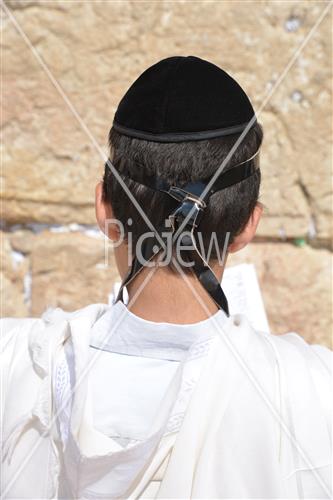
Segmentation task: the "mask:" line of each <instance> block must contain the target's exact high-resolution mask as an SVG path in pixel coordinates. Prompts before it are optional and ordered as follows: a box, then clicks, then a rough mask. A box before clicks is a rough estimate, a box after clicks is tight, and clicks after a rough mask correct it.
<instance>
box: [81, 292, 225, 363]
mask: <svg viewBox="0 0 333 500" xmlns="http://www.w3.org/2000/svg"><path fill="white" fill-rule="evenodd" d="M226 320H227V316H226V315H225V313H224V312H223V311H221V310H219V311H217V312H216V313H215V314H213V315H212V316H210V317H209V318H206V319H204V320H202V321H199V322H196V323H186V324H178V323H167V322H155V321H150V320H146V319H143V318H141V317H139V316H137V315H136V314H134V313H133V312H131V311H130V310H129V309H127V307H126V305H125V304H123V303H122V302H120V301H118V302H117V303H116V304H113V305H112V306H110V307H109V308H108V309H107V310H106V312H105V313H104V314H103V315H102V316H101V317H100V318H99V319H98V320H97V321H96V323H95V324H94V326H93V328H92V331H91V340H90V346H91V347H93V348H95V349H102V350H104V351H108V352H113V353H118V354H126V355H131V356H139V357H147V358H155V359H164V360H170V361H181V360H182V359H184V357H185V355H186V353H187V352H188V350H189V348H190V347H191V346H192V345H193V343H195V342H203V341H205V340H208V339H210V338H211V337H213V336H214V335H215V334H216V333H217V331H216V330H217V327H218V328H220V327H221V328H222V327H223V325H224V323H225V321H226Z"/></svg>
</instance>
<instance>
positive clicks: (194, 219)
mask: <svg viewBox="0 0 333 500" xmlns="http://www.w3.org/2000/svg"><path fill="white" fill-rule="evenodd" d="M108 163H109V162H107V164H106V165H108ZM258 168H259V150H258V151H257V152H256V153H255V154H254V155H253V156H252V157H251V158H249V159H248V160H246V161H244V162H242V163H238V164H237V165H235V166H233V167H232V168H230V169H228V170H227V171H225V172H224V171H223V170H222V172H221V173H220V174H219V175H217V176H216V178H214V176H212V177H211V178H209V179H206V180H205V181H197V182H190V183H188V184H186V185H185V186H182V187H179V186H174V185H170V184H168V183H167V182H165V181H164V180H163V179H160V178H159V177H156V176H147V177H145V178H144V179H142V178H140V175H136V176H132V175H131V176H128V175H124V174H120V175H121V176H123V177H125V178H126V177H127V178H128V179H131V180H132V181H134V182H136V183H139V184H142V185H144V186H146V187H148V188H150V189H153V190H155V191H160V192H163V193H166V194H168V195H169V196H171V197H172V198H174V199H175V200H177V201H178V202H179V205H178V207H177V208H176V209H175V210H174V212H173V213H172V214H170V216H169V226H170V229H169V230H170V231H171V232H172V241H173V244H175V243H176V242H177V240H179V239H180V243H181V245H182V247H185V246H186V247H187V248H186V250H185V253H186V255H187V257H188V259H189V260H190V261H191V263H193V264H192V265H191V269H192V270H193V272H194V273H195V275H196V276H197V278H198V279H199V281H200V283H201V284H202V286H203V287H204V288H205V290H206V292H207V293H208V294H209V295H210V297H211V298H212V300H214V302H215V303H216V305H217V306H218V307H219V308H220V309H222V310H223V311H224V312H225V314H226V315H227V316H229V307H228V301H227V298H226V296H225V294H224V292H223V290H222V288H221V285H220V283H219V281H218V279H217V278H216V276H215V274H214V273H213V271H212V269H211V268H210V266H209V264H208V263H207V262H206V261H205V259H204V257H203V256H202V255H201V253H200V252H199V249H198V247H197V244H196V240H195V236H194V232H195V230H196V228H197V226H198V225H199V223H200V221H201V218H202V216H203V213H204V210H205V208H206V207H207V204H208V201H209V198H210V196H211V195H212V194H214V193H216V192H217V191H220V190H222V189H225V188H227V187H229V186H232V185H234V184H237V183H238V182H241V181H242V180H244V179H247V178H248V177H250V176H251V175H253V174H254V173H255V171H256V170H257V169H258ZM212 181H213V182H212ZM209 183H211V184H212V186H211V187H210V188H209V189H208V190H207V189H206V187H207V186H208V185H209ZM165 230H166V227H165V226H163V227H159V228H156V232H155V235H154V237H152V238H146V239H144V241H143V244H142V247H141V255H142V258H143V259H142V261H144V262H149V261H151V260H152V259H153V258H154V257H155V256H156V255H157V254H158V253H159V252H160V251H161V250H166V246H165V244H164V243H163V239H162V237H161V233H162V232H163V231H165ZM182 251H183V250H182ZM142 261H141V262H140V261H139V259H138V258H137V256H134V258H133V262H132V266H131V268H130V270H129V272H128V274H127V276H126V277H125V279H124V280H123V282H122V284H121V287H120V290H119V293H118V296H117V299H116V300H117V301H118V300H123V289H124V287H125V286H127V285H128V284H129V283H130V282H131V281H132V280H133V279H134V277H135V276H136V275H137V274H138V273H139V272H140V271H141V269H142V268H143V267H144V265H145V264H144V262H142Z"/></svg>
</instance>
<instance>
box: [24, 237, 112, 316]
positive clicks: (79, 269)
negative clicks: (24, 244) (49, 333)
mask: <svg viewBox="0 0 333 500" xmlns="http://www.w3.org/2000/svg"><path fill="white" fill-rule="evenodd" d="M108 250H109V258H108V261H107V264H108V265H107V267H105V252H104V240H103V238H93V237H90V236H87V235H85V234H81V233H79V232H77V233H52V232H49V231H43V232H42V233H40V234H39V235H37V236H36V239H35V243H34V248H33V251H32V254H31V270H32V289H31V304H32V314H33V315H34V316H36V315H37V316H38V315H40V314H41V313H42V312H43V311H44V310H45V309H46V308H47V307H61V308H63V309H65V310H68V311H73V310H75V309H78V308H80V307H83V306H86V305H88V304H91V303H97V302H103V303H107V302H108V295H109V293H110V292H111V291H112V287H113V283H114V281H115V280H119V276H118V272H117V270H116V267H115V263H114V258H113V254H112V253H110V248H109V249H108Z"/></svg>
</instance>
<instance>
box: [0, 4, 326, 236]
mask: <svg viewBox="0 0 333 500" xmlns="http://www.w3.org/2000/svg"><path fill="white" fill-rule="evenodd" d="M7 5H8V7H9V8H10V9H11V10H12V12H13V15H14V16H15V18H16V20H17V22H18V23H19V24H20V25H21V27H22V29H23V30H24V31H25V33H26V34H27V36H28V37H29V39H30V40H31V43H32V44H33V45H34V47H35V48H36V50H37V51H38V54H40V55H41V56H42V58H43V60H44V61H45V63H46V64H47V66H48V68H49V69H50V71H51V73H52V75H54V77H55V79H56V80H57V81H58V82H59V84H60V85H61V88H62V89H63V91H64V92H65V94H66V96H67V98H68V102H67V103H66V102H64V100H63V98H62V97H61V96H60V95H59V92H58V91H57V90H56V88H55V87H54V86H53V85H52V83H51V82H50V80H49V78H48V77H47V75H46V74H45V71H44V70H43V69H42V68H41V66H40V64H39V63H38V61H37V60H36V58H35V57H34V54H33V53H32V52H31V50H30V49H29V48H28V47H27V46H26V44H25V43H24V41H23V39H22V38H21V37H20V35H19V33H18V32H17V30H16V29H15V28H14V26H13V23H12V22H11V21H10V19H9V18H8V17H7V16H6V15H5V14H4V16H3V41H4V49H3V59H4V75H3V78H4V94H5V95H4V98H5V99H4V103H5V104H4V109H3V121H2V123H3V143H4V146H5V151H4V153H3V161H4V168H3V194H2V196H3V197H4V198H5V200H6V203H5V207H4V208H5V214H4V217H5V220H6V221H7V222H9V223H18V222H30V221H38V222H47V223H54V222H57V223H64V224H67V223H70V222H78V223H89V224H91V223H93V221H94V211H93V199H94V186H95V183H96V182H97V181H98V180H99V178H100V175H101V171H102V170H101V169H102V164H103V160H102V153H103V152H107V133H108V130H109V128H110V126H111V123H112V119H113V115H114V111H115V109H116V106H117V103H118V101H119V99H120V98H121V96H122V95H123V93H124V92H125V91H126V89H127V88H128V86H129V85H130V83H132V81H133V80H134V79H135V78H136V77H137V76H138V75H139V74H140V73H141V72H142V71H143V70H144V69H145V68H146V67H147V66H149V65H150V64H153V63H154V62H156V61H157V60H158V59H160V58H162V57H167V56H170V55H177V54H185V55H188V54H194V55H198V56H200V57H204V58H206V59H209V60H211V61H212V62H214V63H216V64H218V65H221V66H222V67H223V68H225V69H226V70H227V71H229V72H230V73H231V75H233V76H234V77H235V78H236V79H237V80H239V82H240V83H241V85H242V86H243V87H244V88H245V90H246V91H247V92H248V93H249V95H250V97H251V98H252V100H253V102H254V105H255V108H256V110H257V113H258V118H259V121H261V122H262V124H263V126H264V130H265V140H264V145H263V150H262V171H263V186H262V196H261V198H262V201H263V203H264V204H265V205H266V207H267V208H266V213H265V216H264V219H263V222H262V224H261V225H260V227H259V234H260V235H261V237H269V238H279V237H280V236H281V235H282V236H283V235H285V236H287V237H288V238H292V237H296V236H309V237H310V238H313V239H315V238H318V239H319V240H320V241H322V240H325V241H328V240H329V238H330V237H331V234H332V226H331V206H332V186H331V181H330V164H331V161H332V155H331V149H330V144H329V142H330V131H331V124H330V121H329V120H330V116H329V115H330V114H329V113H328V112H327V111H328V109H330V108H331V88H330V81H331V74H330V71H331V64H330V60H331V48H330V43H329V42H330V18H329V15H328V16H326V17H325V18H324V19H323V20H322V22H321V23H320V25H319V26H318V29H317V30H316V31H314V32H313V34H312V36H311V37H310V38H309V41H308V43H307V44H306V46H304V48H303V49H302V50H299V48H300V46H301V44H302V42H303V40H304V38H305V37H306V36H307V34H308V33H309V32H310V30H311V29H312V27H313V26H314V24H315V23H316V21H317V20H318V19H319V16H320V15H321V13H322V12H323V10H324V9H325V8H326V4H325V3H322V2H300V1H290V2H255V1H253V2H252V1H251V2H144V3H142V2H131V1H123V2H76V3H73V2H19V1H8V2H7ZM293 58H294V63H293V64H290V63H291V61H292V60H293ZM276 84H278V86H277V87H275V86H276ZM75 113H77V114H76V117H75V116H74V115H75ZM78 115H79V120H77V116H78Z"/></svg>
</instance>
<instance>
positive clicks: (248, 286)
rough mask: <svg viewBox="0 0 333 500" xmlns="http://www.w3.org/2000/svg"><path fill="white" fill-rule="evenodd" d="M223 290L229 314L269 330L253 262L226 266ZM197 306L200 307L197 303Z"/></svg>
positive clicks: (115, 292)
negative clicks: (242, 316)
mask: <svg viewBox="0 0 333 500" xmlns="http://www.w3.org/2000/svg"><path fill="white" fill-rule="evenodd" d="M222 287H223V291H224V293H225V294H226V296H227V299H228V303H229V311H230V314H244V315H245V316H246V317H247V318H248V320H249V321H250V323H251V324H252V326H253V327H254V328H255V329H256V330H260V331H263V332H269V331H270V330H269V325H268V321H267V316H266V311H265V306H264V302H263V299H262V295H261V291H260V287H259V282H258V279H257V274H256V270H255V267H254V265H253V264H238V265H237V266H231V267H227V268H226V269H225V271H224V274H223V279H222ZM119 288H120V282H119V281H118V282H116V283H115V284H114V286H113V290H112V293H110V294H109V304H113V303H114V301H115V298H116V297H117V295H118V292H119ZM123 294H124V303H125V304H127V302H128V295H127V291H126V289H124V291H123ZM198 307H201V306H200V305H199V304H198Z"/></svg>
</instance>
